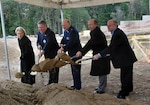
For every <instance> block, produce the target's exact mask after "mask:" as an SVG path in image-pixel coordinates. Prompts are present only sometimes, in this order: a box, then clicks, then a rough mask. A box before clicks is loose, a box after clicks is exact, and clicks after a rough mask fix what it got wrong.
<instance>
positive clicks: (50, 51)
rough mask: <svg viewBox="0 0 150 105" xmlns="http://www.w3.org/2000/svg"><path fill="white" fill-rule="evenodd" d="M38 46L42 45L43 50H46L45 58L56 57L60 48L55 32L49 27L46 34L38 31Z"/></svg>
mask: <svg viewBox="0 0 150 105" xmlns="http://www.w3.org/2000/svg"><path fill="white" fill-rule="evenodd" d="M37 35H38V38H37V46H38V45H41V46H42V50H43V51H44V56H45V58H50V59H52V58H55V56H56V55H57V51H58V49H59V45H58V43H57V40H56V37H55V33H54V32H53V31H51V30H50V29H49V28H47V30H46V32H45V33H44V34H42V33H40V32H38V33H37Z"/></svg>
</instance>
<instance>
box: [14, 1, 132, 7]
mask: <svg viewBox="0 0 150 105" xmlns="http://www.w3.org/2000/svg"><path fill="white" fill-rule="evenodd" d="M14 1H18V2H22V3H27V4H32V5H37V6H42V7H49V8H60V6H62V7H63V8H79V7H87V6H96V5H103V4H114V3H119V2H128V1H131V0H14Z"/></svg>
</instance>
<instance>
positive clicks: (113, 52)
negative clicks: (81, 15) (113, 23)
mask: <svg viewBox="0 0 150 105" xmlns="http://www.w3.org/2000/svg"><path fill="white" fill-rule="evenodd" d="M107 53H110V56H111V60H112V63H113V66H114V67H115V68H121V67H126V66H130V65H132V64H133V63H134V62H135V61H137V58H136V56H135V54H134V52H133V50H132V48H131V46H130V44H129V41H128V39H127V36H126V35H125V33H124V32H123V31H122V30H120V29H119V28H117V29H116V30H115V31H114V34H113V36H112V39H111V42H110V45H109V46H108V48H106V49H105V50H103V51H102V52H101V55H102V56H105V54H107Z"/></svg>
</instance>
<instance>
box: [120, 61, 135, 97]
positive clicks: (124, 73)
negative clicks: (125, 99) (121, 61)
mask: <svg viewBox="0 0 150 105" xmlns="http://www.w3.org/2000/svg"><path fill="white" fill-rule="evenodd" d="M120 80H121V90H120V92H119V94H120V95H123V96H128V95H129V93H130V92H132V91H133V64H132V65H130V66H127V67H122V68H121V72H120Z"/></svg>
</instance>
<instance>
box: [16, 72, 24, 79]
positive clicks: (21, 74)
mask: <svg viewBox="0 0 150 105" xmlns="http://www.w3.org/2000/svg"><path fill="white" fill-rule="evenodd" d="M23 75H24V74H23V73H22V72H17V73H16V74H15V77H16V78H22V77H23Z"/></svg>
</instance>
